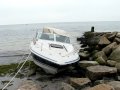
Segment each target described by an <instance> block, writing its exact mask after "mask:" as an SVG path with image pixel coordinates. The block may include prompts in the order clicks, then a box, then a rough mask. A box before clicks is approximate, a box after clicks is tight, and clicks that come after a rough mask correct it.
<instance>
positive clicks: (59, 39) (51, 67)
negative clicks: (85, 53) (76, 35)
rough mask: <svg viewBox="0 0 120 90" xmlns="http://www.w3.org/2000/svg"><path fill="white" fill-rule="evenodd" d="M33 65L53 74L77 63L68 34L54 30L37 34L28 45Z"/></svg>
mask: <svg viewBox="0 0 120 90" xmlns="http://www.w3.org/2000/svg"><path fill="white" fill-rule="evenodd" d="M30 51H31V53H32V56H33V58H34V63H35V64H36V65H38V66H40V67H41V68H43V70H45V71H46V72H47V73H51V74H55V73H57V72H58V71H60V70H63V69H65V68H66V67H68V66H70V65H71V64H74V63H77V62H78V61H79V59H80V58H79V55H78V53H77V52H76V51H75V49H74V47H73V45H72V44H71V43H70V37H69V34H68V33H67V32H65V31H63V30H59V29H55V28H44V29H43V32H42V33H40V32H37V34H36V36H35V38H34V39H33V41H32V42H31V44H30Z"/></svg>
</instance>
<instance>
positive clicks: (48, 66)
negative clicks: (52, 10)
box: [32, 53, 78, 74]
mask: <svg viewBox="0 0 120 90" xmlns="http://www.w3.org/2000/svg"><path fill="white" fill-rule="evenodd" d="M32 57H33V58H34V60H33V61H34V63H35V64H36V65H38V66H39V67H41V68H42V69H43V70H44V71H45V72H46V73H50V74H56V73H58V72H60V71H63V70H65V69H66V68H68V67H69V66H70V65H74V64H76V63H78V62H75V63H73V64H67V65H58V64H56V63H53V62H50V61H48V60H46V59H44V58H41V57H40V56H37V55H36V54H34V53H32Z"/></svg>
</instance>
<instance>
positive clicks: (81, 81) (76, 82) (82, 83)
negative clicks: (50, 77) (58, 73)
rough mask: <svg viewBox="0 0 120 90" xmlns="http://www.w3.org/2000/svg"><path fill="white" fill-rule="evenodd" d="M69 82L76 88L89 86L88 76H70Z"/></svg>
mask: <svg viewBox="0 0 120 90" xmlns="http://www.w3.org/2000/svg"><path fill="white" fill-rule="evenodd" d="M69 83H70V85H71V86H73V87H75V88H77V89H82V88H85V87H87V86H89V84H90V83H91V81H90V80H89V79H88V78H70V79H69Z"/></svg>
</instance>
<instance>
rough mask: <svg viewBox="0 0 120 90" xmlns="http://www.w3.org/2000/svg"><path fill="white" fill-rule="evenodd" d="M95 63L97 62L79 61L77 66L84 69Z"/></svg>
mask: <svg viewBox="0 0 120 90" xmlns="http://www.w3.org/2000/svg"><path fill="white" fill-rule="evenodd" d="M95 65H98V62H96V61H80V62H79V66H80V67H81V68H84V69H86V68H87V67H89V66H95Z"/></svg>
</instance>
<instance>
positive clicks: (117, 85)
mask: <svg viewBox="0 0 120 90" xmlns="http://www.w3.org/2000/svg"><path fill="white" fill-rule="evenodd" d="M107 84H109V85H110V86H112V87H114V89H115V90H120V81H111V82H108V83H107Z"/></svg>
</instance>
